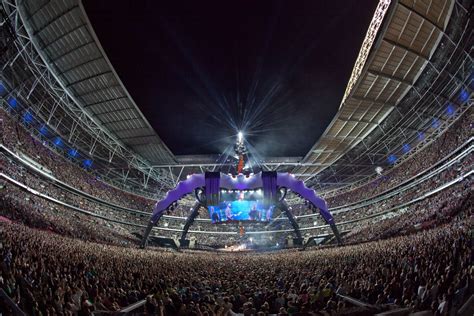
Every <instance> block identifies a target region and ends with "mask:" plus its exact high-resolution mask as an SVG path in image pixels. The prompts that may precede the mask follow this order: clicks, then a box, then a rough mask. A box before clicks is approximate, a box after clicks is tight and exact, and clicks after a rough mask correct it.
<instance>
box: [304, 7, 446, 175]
mask: <svg viewBox="0 0 474 316" xmlns="http://www.w3.org/2000/svg"><path fill="white" fill-rule="evenodd" d="M393 2H394V4H393V5H392V6H391V7H390V6H389V4H390V0H384V1H380V3H379V6H378V8H377V11H376V13H375V16H374V19H373V20H372V23H371V25H370V27H369V30H368V33H367V36H366V38H365V40H364V43H363V45H362V49H361V51H360V53H359V56H358V59H357V61H356V64H355V66H354V70H353V73H352V75H351V78H350V80H349V84H348V86H347V89H346V92H345V95H344V98H343V100H342V103H341V106H340V109H339V111H338V112H337V114H336V116H335V117H334V119H333V120H332V122H331V124H330V125H329V127H328V128H327V129H326V131H325V132H324V134H323V136H322V137H321V138H320V139H319V140H318V141H317V142H316V144H315V145H314V147H313V148H312V149H311V151H310V152H309V153H308V154H307V156H306V157H305V159H304V162H311V163H321V164H332V163H333V162H335V161H337V160H338V159H339V158H340V157H342V156H343V155H344V154H345V153H347V152H348V150H350V149H351V148H353V147H354V146H355V145H356V144H358V143H359V142H361V141H362V140H363V139H365V138H366V137H367V136H368V135H369V134H370V133H371V132H372V131H373V130H374V129H375V128H377V126H379V125H380V124H381V122H382V121H383V120H384V119H385V118H386V117H387V116H388V115H389V114H390V113H391V112H392V111H394V109H395V107H397V105H398V103H399V102H400V101H401V100H402V98H403V97H404V96H405V95H406V94H407V93H408V91H409V90H410V88H411V87H412V86H413V85H414V83H415V82H416V81H417V79H418V77H419V76H420V74H421V73H422V72H423V70H424V68H425V67H427V66H428V63H429V60H430V58H431V56H432V55H433V52H434V51H435V49H436V47H437V45H438V43H439V42H440V40H441V36H442V34H443V30H444V29H445V28H446V26H447V23H448V20H449V16H450V12H451V10H452V8H453V5H454V1H413V0H400V1H393ZM389 8H390V10H389ZM384 19H386V20H388V21H387V22H388V23H386V24H385V28H384V29H383V28H382V29H381V30H380V32H379V36H378V37H377V34H378V30H379V28H380V27H381V26H382V22H383V20H384ZM323 168H325V167H311V168H304V169H302V170H298V171H296V172H298V173H306V174H316V173H318V172H319V171H321V170H322V169H323Z"/></svg>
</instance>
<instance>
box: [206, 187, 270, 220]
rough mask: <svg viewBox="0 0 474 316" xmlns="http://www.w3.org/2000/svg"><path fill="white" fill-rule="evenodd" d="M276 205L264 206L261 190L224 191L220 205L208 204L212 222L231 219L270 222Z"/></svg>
mask: <svg viewBox="0 0 474 316" xmlns="http://www.w3.org/2000/svg"><path fill="white" fill-rule="evenodd" d="M273 209H274V206H273V205H271V206H269V207H266V208H265V207H264V204H263V194H262V192H261V190H256V191H238V192H234V191H223V192H221V199H220V203H219V204H218V205H210V206H208V210H209V216H210V217H211V221H212V223H214V224H215V223H225V222H229V221H255V222H268V221H269V220H270V219H271V218H272V216H273Z"/></svg>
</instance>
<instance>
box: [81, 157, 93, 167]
mask: <svg viewBox="0 0 474 316" xmlns="http://www.w3.org/2000/svg"><path fill="white" fill-rule="evenodd" d="M82 165H83V166H84V168H86V169H89V168H90V167H92V160H90V159H85V160H84V161H83V162H82Z"/></svg>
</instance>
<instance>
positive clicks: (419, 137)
mask: <svg viewBox="0 0 474 316" xmlns="http://www.w3.org/2000/svg"><path fill="white" fill-rule="evenodd" d="M424 139H425V133H423V132H418V140H419V141H420V142H421V141H422V140H424Z"/></svg>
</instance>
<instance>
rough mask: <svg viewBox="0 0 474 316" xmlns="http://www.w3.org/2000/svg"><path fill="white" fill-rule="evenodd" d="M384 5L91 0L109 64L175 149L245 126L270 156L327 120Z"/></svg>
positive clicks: (298, 147) (303, 142)
mask: <svg viewBox="0 0 474 316" xmlns="http://www.w3.org/2000/svg"><path fill="white" fill-rule="evenodd" d="M112 3H113V5H112ZM376 5H377V1H376V0H345V1H329V0H328V1H319V0H307V1H289V0H288V1H273V0H271V1H270V0H269V1H262V0H258V1H251V0H249V1H240V0H239V1H183V2H181V1H147V2H146V1H136V0H134V1H113V2H111V1H97V0H87V1H84V6H85V8H86V11H87V14H88V16H89V18H90V20H91V23H92V26H93V27H94V30H95V32H96V33H97V36H98V37H99V40H100V42H101V44H102V46H103V48H104V50H105V52H106V54H107V56H108V57H109V59H110V61H111V63H112V65H113V66H114V68H115V70H116V71H117V73H118V75H119V76H120V78H121V80H122V81H123V83H124V85H125V87H126V88H127V89H128V91H129V92H130V94H131V95H132V97H133V99H134V100H135V102H136V104H137V105H138V107H139V108H140V109H141V110H142V112H143V113H144V115H145V117H146V118H147V119H148V121H149V122H150V123H151V125H152V126H153V127H154V129H155V130H156V132H157V133H158V135H159V136H160V137H161V138H162V139H163V141H164V142H165V143H166V145H167V146H168V147H169V148H170V149H171V151H172V152H173V153H174V154H176V155H188V154H219V153H222V152H224V151H225V150H226V148H229V147H228V146H229V145H232V144H233V143H234V141H235V135H236V134H237V130H238V129H243V130H244V133H245V135H246V139H247V140H248V142H249V143H250V144H251V149H252V150H255V151H257V152H258V154H259V155H261V156H263V157H269V156H304V155H306V153H307V152H308V151H309V150H310V149H311V147H312V145H313V144H314V143H315V142H316V141H317V139H318V138H319V136H320V135H321V134H322V133H323V132H324V130H325V129H326V127H327V126H328V124H329V123H330V122H331V120H332V118H333V116H334V114H335V113H336V111H337V109H338V107H339V105H340V101H341V99H342V95H343V93H344V90H345V87H346V85H347V82H348V80H349V77H350V73H351V71H352V67H353V65H354V62H355V60H356V58H357V54H358V52H359V49H360V47H361V44H362V41H363V39H364V36H365V33H366V31H367V28H368V26H369V23H370V20H371V18H372V15H373V13H374V10H375V7H376Z"/></svg>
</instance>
